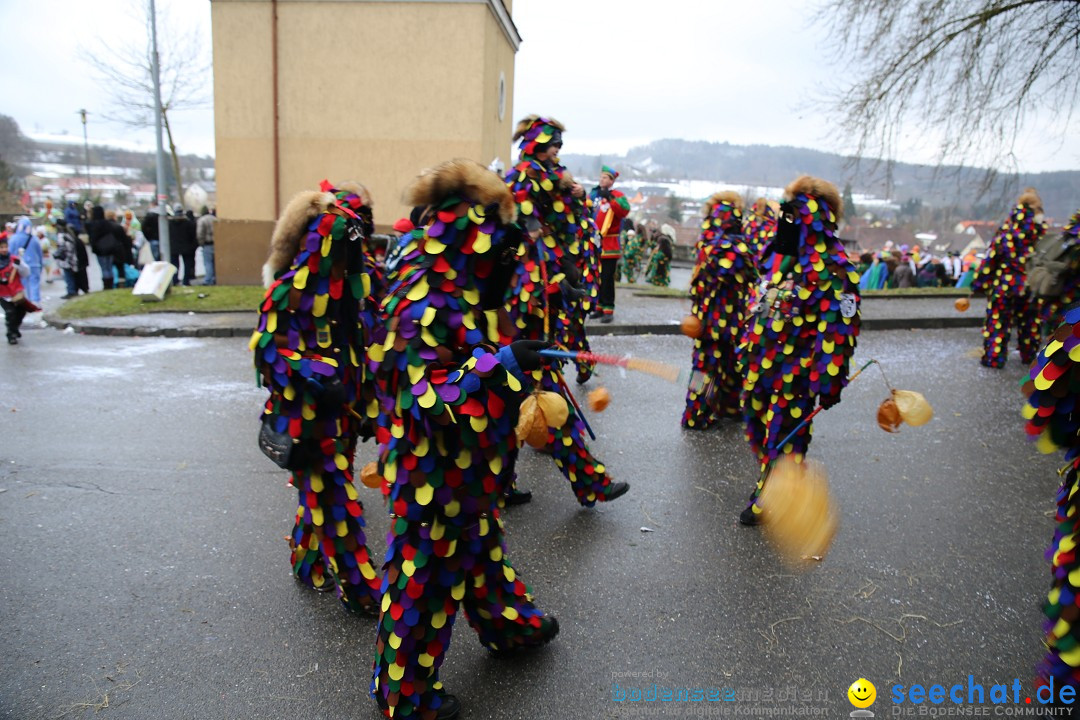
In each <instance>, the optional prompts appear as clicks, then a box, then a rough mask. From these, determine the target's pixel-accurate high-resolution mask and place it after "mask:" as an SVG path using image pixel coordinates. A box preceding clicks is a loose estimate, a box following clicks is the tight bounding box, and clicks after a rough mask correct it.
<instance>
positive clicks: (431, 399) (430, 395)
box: [416, 385, 438, 410]
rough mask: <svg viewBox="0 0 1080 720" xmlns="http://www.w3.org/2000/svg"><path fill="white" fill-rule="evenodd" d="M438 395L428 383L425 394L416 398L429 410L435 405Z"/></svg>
mask: <svg viewBox="0 0 1080 720" xmlns="http://www.w3.org/2000/svg"><path fill="white" fill-rule="evenodd" d="M436 397H438V396H437V395H436V394H435V391H434V390H432V389H431V386H430V385H428V388H427V390H425V391H424V394H423V395H421V396H420V397H418V398H417V399H416V402H417V403H418V404H419V405H420V407H422V408H424V409H425V410H427V409H429V408H431V407H434V405H435V398H436Z"/></svg>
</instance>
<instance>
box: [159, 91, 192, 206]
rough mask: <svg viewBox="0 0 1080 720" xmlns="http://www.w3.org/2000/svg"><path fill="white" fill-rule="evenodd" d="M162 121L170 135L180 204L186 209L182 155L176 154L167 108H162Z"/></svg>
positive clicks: (170, 148) (167, 133)
mask: <svg viewBox="0 0 1080 720" xmlns="http://www.w3.org/2000/svg"><path fill="white" fill-rule="evenodd" d="M161 123H162V124H163V125H164V126H165V134H166V135H168V136H169V154H170V155H172V166H173V176H174V177H175V178H176V194H177V195H179V196H180V197H179V201H180V204H181V205H182V206H183V207H184V208H185V209H186V208H187V204H186V203H185V202H184V182H183V180H181V179H180V157H179V156H178V155H177V154H176V143H174V142H173V136H172V128H170V127H169V112H168V111H167V110H166V109H165V108H161Z"/></svg>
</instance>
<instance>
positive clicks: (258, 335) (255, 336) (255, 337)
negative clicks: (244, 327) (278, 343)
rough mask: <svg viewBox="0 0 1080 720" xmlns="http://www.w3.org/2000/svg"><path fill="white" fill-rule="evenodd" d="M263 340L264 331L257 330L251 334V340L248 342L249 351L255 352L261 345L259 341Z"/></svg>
mask: <svg viewBox="0 0 1080 720" xmlns="http://www.w3.org/2000/svg"><path fill="white" fill-rule="evenodd" d="M261 339H262V331H261V330H256V331H255V332H253V333H251V338H250V339H249V340H248V350H251V351H252V352H254V351H255V348H256V346H258V344H259V340H261Z"/></svg>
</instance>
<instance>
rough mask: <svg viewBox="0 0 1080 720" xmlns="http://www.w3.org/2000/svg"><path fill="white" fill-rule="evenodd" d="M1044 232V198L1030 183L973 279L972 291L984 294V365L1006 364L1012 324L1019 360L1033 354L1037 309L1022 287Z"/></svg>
mask: <svg viewBox="0 0 1080 720" xmlns="http://www.w3.org/2000/svg"><path fill="white" fill-rule="evenodd" d="M1045 232H1046V223H1045V222H1044V221H1043V218H1042V200H1040V199H1039V195H1038V193H1036V192H1035V190H1034V189H1032V188H1028V189H1027V190H1025V191H1024V193H1023V194H1022V195H1021V196H1020V199H1019V200H1017V204H1016V206H1015V207H1014V208H1013V209H1012V212H1011V213H1010V214H1009V217H1008V219H1007V220H1005V222H1004V223H1003V224H1002V225H1001V228H1000V229H999V230H998V233H997V235H996V236H995V237H994V239H993V241H992V242H991V243H990V248H989V249H988V250H987V253H986V259H985V260H983V262H982V265H980V266H979V271H978V273H977V274H976V275H975V280H974V281H973V282H972V283H971V290H972V292H975V293H983V294H985V295H986V322H985V323H983V355H982V360H981V361H980V362H982V364H983V365H985V366H986V367H992V368H1003V367H1005V361H1006V360H1007V359H1008V355H1009V333H1010V329H1011V327H1012V325H1013V324H1015V325H1016V344H1017V346H1018V347H1019V350H1020V360H1021V361H1023V362H1024V363H1025V364H1027V363H1030V362H1031V361H1032V360H1033V359H1034V358H1035V352H1036V351H1037V349H1038V342H1039V337H1038V335H1039V326H1038V323H1037V322H1036V319H1037V310H1038V308H1037V303H1036V302H1035V301H1034V299H1033V298H1032V297H1031V293H1030V292H1028V290H1027V289H1026V288H1025V287H1024V280H1025V277H1026V269H1027V259H1028V255H1030V254H1031V250H1032V248H1034V247H1035V243H1037V242H1038V241H1039V238H1041V237H1042V236H1043V234H1044V233H1045Z"/></svg>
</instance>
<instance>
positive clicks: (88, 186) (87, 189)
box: [79, 108, 90, 200]
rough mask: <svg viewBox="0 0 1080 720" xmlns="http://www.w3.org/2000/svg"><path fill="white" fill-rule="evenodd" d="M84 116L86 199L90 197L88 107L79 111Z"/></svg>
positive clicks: (83, 138)
mask: <svg viewBox="0 0 1080 720" xmlns="http://www.w3.org/2000/svg"><path fill="white" fill-rule="evenodd" d="M79 115H81V116H82V140H83V150H84V151H85V152H86V199H87V200H89V199H90V140H89V138H88V137H87V135H86V109H85V108H83V109H82V110H80V111H79Z"/></svg>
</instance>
